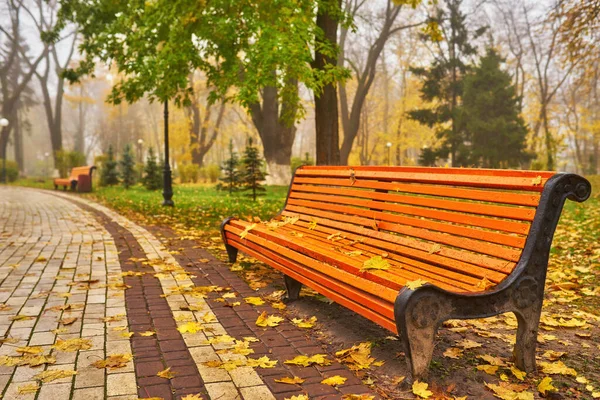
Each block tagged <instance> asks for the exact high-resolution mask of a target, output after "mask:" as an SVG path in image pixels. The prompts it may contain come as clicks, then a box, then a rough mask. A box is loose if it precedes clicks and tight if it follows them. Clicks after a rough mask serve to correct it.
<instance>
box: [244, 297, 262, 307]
mask: <svg viewBox="0 0 600 400" xmlns="http://www.w3.org/2000/svg"><path fill="white" fill-rule="evenodd" d="M244 301H245V302H246V303H247V304H252V305H253V306H262V305H263V304H265V301H264V300H263V299H262V298H260V297H246V298H244Z"/></svg>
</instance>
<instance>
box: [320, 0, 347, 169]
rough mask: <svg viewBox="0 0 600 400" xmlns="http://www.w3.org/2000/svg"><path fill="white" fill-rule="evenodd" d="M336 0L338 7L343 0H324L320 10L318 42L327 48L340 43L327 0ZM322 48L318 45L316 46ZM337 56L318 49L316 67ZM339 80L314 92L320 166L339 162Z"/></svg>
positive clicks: (323, 67)
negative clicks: (320, 33) (337, 83)
mask: <svg viewBox="0 0 600 400" xmlns="http://www.w3.org/2000/svg"><path fill="white" fill-rule="evenodd" d="M334 1H335V2H336V3H337V7H338V8H339V6H340V4H341V0H328V1H326V0H323V1H322V2H320V3H319V9H318V10H317V27H318V28H319V29H321V30H322V33H323V37H322V38H321V37H320V35H318V34H317V38H316V42H317V43H319V42H329V43H324V47H326V48H327V47H331V46H335V44H336V43H337V28H338V21H337V20H336V19H335V18H334V17H333V16H331V15H330V14H329V10H328V9H329V8H331V6H330V5H328V4H326V3H327V2H334ZM317 49H319V46H317ZM335 63H336V59H335V58H333V57H329V56H327V55H325V54H323V53H321V52H320V51H319V50H317V51H316V52H315V60H314V63H313V68H314V69H316V70H324V69H326V68H327V65H331V66H333V65H335ZM336 86H337V85H336V82H329V83H327V84H326V85H324V87H323V91H322V92H321V93H316V92H315V130H316V142H317V165H339V164H340V147H339V142H340V138H339V123H338V99H337V87H336Z"/></svg>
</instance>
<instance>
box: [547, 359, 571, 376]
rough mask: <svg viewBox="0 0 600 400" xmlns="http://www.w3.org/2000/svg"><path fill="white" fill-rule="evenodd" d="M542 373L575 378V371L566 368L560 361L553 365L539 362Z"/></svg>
mask: <svg viewBox="0 0 600 400" xmlns="http://www.w3.org/2000/svg"><path fill="white" fill-rule="evenodd" d="M540 366H541V367H542V372H543V373H545V374H560V375H572V376H577V371H575V370H574V369H573V368H569V367H567V366H566V365H565V364H564V363H563V362H562V361H556V362H553V363H547V362H541V363H540Z"/></svg>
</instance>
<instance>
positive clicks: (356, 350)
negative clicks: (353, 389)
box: [335, 342, 376, 371]
mask: <svg viewBox="0 0 600 400" xmlns="http://www.w3.org/2000/svg"><path fill="white" fill-rule="evenodd" d="M335 356H336V357H338V358H339V360H340V362H342V363H344V364H347V365H348V367H349V368H350V369H351V370H353V371H358V370H361V369H367V368H369V367H371V366H376V362H375V358H373V357H371V343H370V342H363V343H359V344H358V345H354V346H352V347H351V348H349V349H344V350H340V351H338V352H336V353H335Z"/></svg>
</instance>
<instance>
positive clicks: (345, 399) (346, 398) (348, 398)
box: [342, 394, 375, 400]
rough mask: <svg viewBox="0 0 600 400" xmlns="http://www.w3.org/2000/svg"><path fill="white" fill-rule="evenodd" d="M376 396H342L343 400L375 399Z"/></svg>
mask: <svg viewBox="0 0 600 400" xmlns="http://www.w3.org/2000/svg"><path fill="white" fill-rule="evenodd" d="M374 398H375V396H371V395H370V394H345V395H343V396H342V400H373V399H374Z"/></svg>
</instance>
